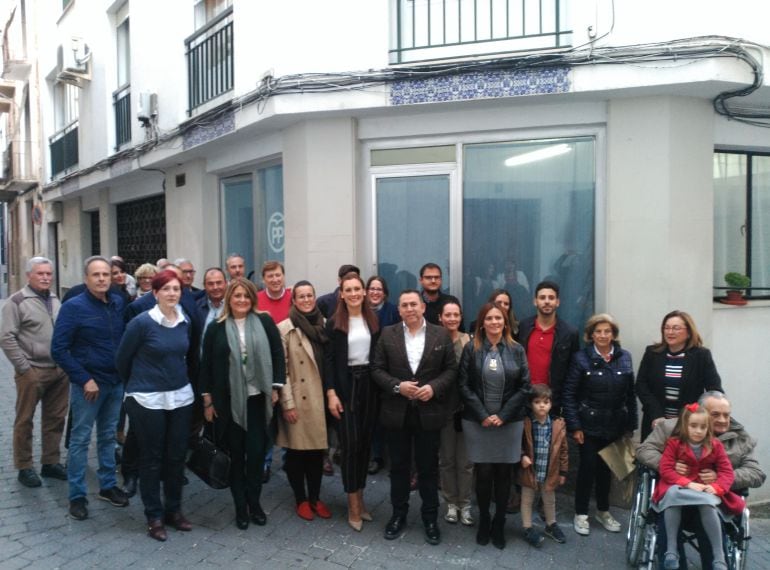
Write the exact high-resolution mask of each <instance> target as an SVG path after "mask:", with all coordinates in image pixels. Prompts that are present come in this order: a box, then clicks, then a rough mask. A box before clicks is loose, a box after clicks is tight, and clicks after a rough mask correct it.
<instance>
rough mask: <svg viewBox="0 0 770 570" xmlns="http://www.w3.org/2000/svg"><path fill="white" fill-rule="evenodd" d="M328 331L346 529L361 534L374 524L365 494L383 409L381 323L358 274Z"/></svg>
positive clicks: (329, 384) (346, 285)
mask: <svg viewBox="0 0 770 570" xmlns="http://www.w3.org/2000/svg"><path fill="white" fill-rule="evenodd" d="M326 329H327V332H328V335H329V338H330V342H329V344H328V345H327V350H326V358H325V360H326V370H325V372H324V388H325V390H326V398H327V405H328V407H329V412H330V413H331V414H332V416H334V418H335V419H336V420H337V434H338V435H339V439H340V447H341V455H340V466H341V471H342V485H343V487H344V489H345V492H346V493H347V494H348V524H349V525H350V526H351V527H352V528H353V529H354V530H356V531H360V530H361V528H362V526H363V522H362V521H370V520H372V516H371V515H370V514H369V512H368V511H367V510H366V507H365V506H364V499H363V494H364V487H365V486H366V475H367V469H368V466H369V453H370V449H371V443H372V434H373V432H374V426H375V423H376V422H377V412H378V409H379V407H378V404H379V400H378V393H377V390H376V388H375V386H374V385H373V384H372V381H371V377H370V366H369V364H370V362H371V359H372V356H373V353H374V346H375V344H376V342H377V338H378V336H379V324H378V321H377V315H376V314H375V313H374V311H372V309H371V307H370V306H369V301H368V300H367V298H366V286H365V285H364V282H363V280H362V279H361V277H360V276H359V275H358V274H357V273H348V274H347V275H345V276H344V277H343V278H342V281H341V283H340V300H339V301H338V302H337V308H336V310H335V311H334V314H333V315H332V317H331V318H330V319H329V320H328V321H327V323H326Z"/></svg>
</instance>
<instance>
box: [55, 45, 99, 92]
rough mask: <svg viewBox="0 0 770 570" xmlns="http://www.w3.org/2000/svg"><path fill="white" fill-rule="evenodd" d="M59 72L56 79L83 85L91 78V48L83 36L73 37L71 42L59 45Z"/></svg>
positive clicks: (79, 85) (76, 85) (77, 85)
mask: <svg viewBox="0 0 770 570" xmlns="http://www.w3.org/2000/svg"><path fill="white" fill-rule="evenodd" d="M58 56H59V57H58V60H59V73H58V74H57V75H56V80H57V81H60V82H62V83H68V84H70V85H74V86H75V87H83V84H84V82H85V81H90V80H91V50H90V48H89V47H88V44H87V43H86V42H85V41H84V40H83V38H81V37H77V36H75V37H72V38H71V39H70V41H69V44H65V45H61V46H59V53H58Z"/></svg>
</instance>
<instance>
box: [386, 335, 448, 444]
mask: <svg viewBox="0 0 770 570" xmlns="http://www.w3.org/2000/svg"><path fill="white" fill-rule="evenodd" d="M372 379H373V380H374V382H375V384H377V386H378V387H379V388H380V390H381V391H382V395H381V398H382V409H381V411H380V422H381V423H382V425H383V426H384V427H385V428H387V429H401V428H403V427H404V420H405V418H406V411H407V407H408V406H416V407H417V410H418V413H419V415H420V423H421V426H422V428H423V429H424V430H440V429H441V428H442V427H444V425H445V424H446V421H447V418H448V416H449V414H450V413H451V412H453V411H454V410H450V409H449V404H450V402H449V396H450V394H451V390H452V389H453V387H454V386H455V385H456V383H457V359H456V358H455V352H454V346H453V344H452V339H451V337H450V336H449V332H447V330H446V329H445V328H443V327H440V326H437V325H433V324H431V323H427V325H426V330H425V350H424V351H423V354H422V359H421V360H420V365H419V366H418V368H417V372H416V373H415V374H412V369H411V368H410V367H409V359H408V358H407V356H406V342H405V340H404V325H403V323H396V324H395V325H391V326H389V327H385V328H384V329H383V330H382V334H381V335H380V339H379V341H378V342H377V347H376V348H375V351H374V361H373V363H372ZM412 379H415V380H417V381H418V382H419V385H420V386H424V385H425V384H429V385H430V386H431V387H432V388H433V398H431V399H430V400H429V401H427V402H418V401H410V400H407V399H406V398H404V397H403V396H401V395H400V394H396V393H394V392H393V388H394V387H395V386H397V385H398V384H399V383H400V382H402V381H406V380H412Z"/></svg>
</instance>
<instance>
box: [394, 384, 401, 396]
mask: <svg viewBox="0 0 770 570" xmlns="http://www.w3.org/2000/svg"><path fill="white" fill-rule="evenodd" d="M393 393H394V394H400V393H401V383H400V382H399V383H398V384H396V385H395V386H393Z"/></svg>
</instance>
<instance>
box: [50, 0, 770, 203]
mask: <svg viewBox="0 0 770 570" xmlns="http://www.w3.org/2000/svg"><path fill="white" fill-rule="evenodd" d="M614 25H615V16H614V2H613V17H612V26H613V27H614ZM608 34H609V32H607V33H605V34H603V35H602V36H599V37H597V38H595V39H594V40H592V41H591V42H588V43H587V44H583V45H581V46H578V47H577V48H571V49H569V50H566V51H563V52H549V53H534V54H525V55H518V54H517V55H510V56H505V57H499V58H491V59H483V60H478V59H477V60H468V61H460V62H456V61H455V62H439V63H424V64H416V65H409V66H408V67H392V68H387V69H373V70H367V71H353V72H329V73H321V72H313V73H300V74H292V75H285V76H282V77H278V78H275V77H266V78H265V79H264V80H262V81H261V82H260V84H259V85H258V86H257V87H256V89H254V90H252V91H250V92H248V93H245V94H243V95H240V96H238V97H235V98H233V99H231V100H230V101H227V102H225V103H222V104H221V105H218V106H217V107H214V108H213V109H210V110H208V111H205V112H203V113H201V114H199V115H197V116H195V117H193V118H191V119H189V120H187V121H185V122H183V123H180V124H179V125H178V126H177V127H176V128H174V129H171V130H169V131H167V132H164V133H161V132H158V134H157V136H156V137H154V138H153V139H151V140H148V141H145V142H144V143H141V144H139V145H137V146H135V147H132V148H129V149H125V150H123V151H120V152H118V153H116V154H114V155H111V156H109V157H107V158H105V159H102V160H100V161H99V162H97V163H95V164H93V165H91V166H88V167H86V168H83V169H81V170H78V171H75V172H72V173H70V174H67V175H65V176H63V177H62V178H59V179H57V180H56V182H55V183H54V184H52V185H49V186H48V188H51V187H54V186H57V185H60V184H61V183H63V182H64V181H66V180H68V179H69V178H72V177H75V176H82V175H85V174H89V173H91V172H94V171H96V170H104V169H106V168H109V166H110V165H111V164H114V163H115V162H117V161H120V160H124V159H127V158H137V157H139V156H141V155H144V154H146V153H147V152H149V151H151V150H152V149H154V148H156V147H160V146H163V145H165V144H166V143H168V142H170V141H172V140H173V139H176V138H178V137H182V136H184V135H185V134H187V133H189V132H191V131H192V130H193V129H196V128H201V127H206V126H208V125H211V124H215V123H216V122H217V121H219V120H220V119H221V118H222V117H224V116H226V115H228V114H234V113H237V112H240V111H242V110H243V109H244V108H245V107H248V106H250V105H252V104H256V105H257V110H258V111H259V112H260V113H261V112H263V111H264V109H265V105H266V103H267V101H268V100H269V99H270V98H272V97H277V96H281V95H293V94H312V93H334V92H342V91H371V90H373V89H375V88H377V87H381V86H387V85H390V84H393V83H395V82H398V81H406V80H418V79H425V78H432V77H450V76H457V75H461V74H464V73H472V72H483V71H517V70H528V69H542V68H547V67H570V68H572V67H579V66H585V65H635V66H644V67H646V68H652V69H655V67H653V66H652V64H654V63H667V64H668V65H666V66H665V67H671V64H672V63H677V64H680V65H685V64H687V65H689V64H692V63H695V62H698V61H703V60H707V59H720V58H728V59H735V60H738V61H740V62H742V63H744V64H746V65H747V66H748V67H749V69H750V71H751V73H752V75H753V80H752V82H751V83H750V84H749V85H746V86H744V87H741V88H740V89H735V90H729V91H724V92H722V93H719V94H718V95H717V96H716V97H715V98H714V99H713V106H714V111H715V112H716V113H718V114H719V115H722V116H724V117H726V118H728V119H730V120H734V121H737V122H741V123H745V124H749V125H753V126H758V127H770V108H762V109H751V108H745V107H742V106H739V105H733V104H731V102H732V100H733V99H736V98H740V97H746V96H748V95H750V94H751V93H754V92H755V91H757V90H758V89H759V88H760V87H761V86H762V85H763V83H764V66H763V63H762V61H760V59H758V58H757V57H756V56H755V55H754V54H752V53H751V50H755V51H757V52H758V53H759V54H760V56H761V55H762V53H763V51H762V50H766V49H768V47H767V46H764V45H761V44H758V43H755V42H750V41H747V40H743V39H739V38H733V37H728V36H718V35H710V36H698V37H691V38H683V39H677V40H671V41H667V42H655V43H646V44H632V45H624V46H596V42H597V41H598V40H600V39H602V38H604V37H606V36H607V35H608ZM586 46H588V47H586ZM170 148H178V146H174V147H170Z"/></svg>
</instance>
